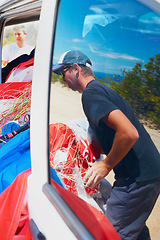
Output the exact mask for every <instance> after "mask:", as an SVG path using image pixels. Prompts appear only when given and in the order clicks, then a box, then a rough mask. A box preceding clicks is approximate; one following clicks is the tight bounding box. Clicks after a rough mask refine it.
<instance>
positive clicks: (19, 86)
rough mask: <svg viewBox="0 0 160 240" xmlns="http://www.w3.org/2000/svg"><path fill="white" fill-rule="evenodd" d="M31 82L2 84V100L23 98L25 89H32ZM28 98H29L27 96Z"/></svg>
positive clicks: (0, 86)
mask: <svg viewBox="0 0 160 240" xmlns="http://www.w3.org/2000/svg"><path fill="white" fill-rule="evenodd" d="M31 85H32V81H30V82H13V83H11V82H10V83H3V84H0V99H15V98H18V97H20V96H22V95H23V94H24V93H23V91H24V89H26V88H29V87H30V88H31ZM29 94H30V93H29ZM25 97H27V96H25Z"/></svg>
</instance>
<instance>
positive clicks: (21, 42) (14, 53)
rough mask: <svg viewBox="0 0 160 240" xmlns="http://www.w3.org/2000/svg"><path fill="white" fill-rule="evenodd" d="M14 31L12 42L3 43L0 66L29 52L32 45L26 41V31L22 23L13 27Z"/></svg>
mask: <svg viewBox="0 0 160 240" xmlns="http://www.w3.org/2000/svg"><path fill="white" fill-rule="evenodd" d="M13 32H14V38H15V41H16V42H14V43H11V44H8V45H5V46H4V47H3V50H2V66H3V67H4V66H6V65H7V64H8V63H9V62H11V61H12V60H13V59H15V58H17V57H19V56H21V55H23V54H28V55H29V54H30V52H31V51H32V50H33V47H32V46H30V45H28V44H27V43H26V36H27V32H26V30H25V28H24V26H23V25H21V26H16V27H15V28H14V29H13Z"/></svg>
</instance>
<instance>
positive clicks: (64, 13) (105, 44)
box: [53, 0, 160, 74]
mask: <svg viewBox="0 0 160 240" xmlns="http://www.w3.org/2000/svg"><path fill="white" fill-rule="evenodd" d="M67 2H68V1H67ZM91 2H92V3H93V1H91V0H85V3H86V5H85V9H84V1H81V3H78V6H75V4H74V1H73V0H70V4H65V3H66V1H62V3H63V4H62V5H60V13H59V18H58V26H57V32H56V44H55V54H54V61H53V64H56V63H57V61H58V59H59V57H60V55H61V54H62V53H64V52H66V51H68V50H70V49H78V50H81V51H82V52H84V53H85V54H86V55H87V56H88V57H89V58H90V59H91V61H92V63H93V70H94V71H98V72H105V73H109V74H121V72H122V70H123V69H126V70H131V69H132V67H133V66H134V65H135V64H136V62H142V63H146V62H148V60H149V57H153V56H154V55H155V54H157V53H160V27H159V26H160V24H159V23H160V16H159V15H158V14H157V13H153V12H151V11H150V10H149V9H148V8H146V7H143V6H142V5H141V4H139V3H136V4H135V1H130V2H131V4H132V8H133V11H132V9H130V10H128V13H125V14H124V13H123V10H121V8H120V7H121V6H120V7H119V8H118V7H117V6H116V7H115V8H116V9H114V10H116V11H117V12H118V11H119V12H118V13H117V14H112V13H111V10H108V11H106V8H107V5H105V8H104V7H103V6H101V7H100V5H99V2H102V1H99V0H96V1H94V5H92V3H91ZM122 2H124V3H125V0H123V1H122ZM87 4H88V6H87ZM89 4H90V5H89ZM96 4H97V5H96ZM110 5H111V4H110ZM114 6H115V5H113V7H114ZM87 7H88V8H87ZM72 8H73V10H72ZM81 8H82V9H81ZM80 10H81V11H80ZM70 12H72V14H70ZM112 12H113V9H112ZM139 12H143V14H141V15H140V14H139ZM133 13H134V15H133ZM123 14H124V16H126V17H124V16H123ZM120 15H122V16H120ZM137 16H138V17H137Z"/></svg>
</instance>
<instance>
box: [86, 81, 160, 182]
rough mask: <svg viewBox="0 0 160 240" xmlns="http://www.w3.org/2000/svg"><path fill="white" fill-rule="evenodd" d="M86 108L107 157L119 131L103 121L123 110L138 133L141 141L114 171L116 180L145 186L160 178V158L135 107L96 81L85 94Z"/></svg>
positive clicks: (88, 87) (138, 141)
mask: <svg viewBox="0 0 160 240" xmlns="http://www.w3.org/2000/svg"><path fill="white" fill-rule="evenodd" d="M82 104H83V109H84V112H85V115H86V117H87V118H88V121H89V123H90V126H91V127H92V129H93V131H94V132H95V134H96V137H97V140H98V142H99V143H100V145H101V147H102V150H103V151H104V153H105V154H106V155H107V154H108V153H109V152H110V149H111V147H112V144H113V140H114V135H115V131H114V130H113V129H112V128H109V127H108V126H107V125H106V124H105V123H104V122H103V121H102V120H101V119H102V117H104V116H106V115H108V114H109V113H110V112H112V111H114V110H116V109H119V110H121V111H122V112H123V113H124V114H125V115H126V117H127V118H128V119H129V120H130V121H131V122H132V124H133V125H134V126H135V127H136V129H137V130H138V133H139V139H138V140H137V142H136V143H135V144H134V146H133V147H132V148H131V150H130V151H129V152H128V154H127V155H126V156H125V157H124V158H123V159H122V161H121V162H120V163H119V164H117V165H116V166H115V167H114V169H113V170H114V172H115V178H116V179H118V178H124V179H126V178H134V179H136V181H137V182H141V181H146V180H150V179H155V178H159V177H160V154H159V152H158V150H157V148H156V147H155V145H154V143H153V142H152V140H151V138H150V136H149V134H148V133H147V131H146V130H145V128H144V127H143V125H142V124H141V123H140V122H139V121H138V119H137V118H136V116H135V115H134V113H133V111H132V109H131V107H130V106H129V105H128V104H127V103H126V101H125V100H124V99H123V98H122V97H121V96H120V95H119V94H118V93H116V92H115V91H114V90H112V89H111V88H109V87H107V86H106V85H104V84H102V83H100V82H98V81H96V80H92V81H91V82H89V83H88V85H87V87H86V89H85V90H84V92H83V94H82Z"/></svg>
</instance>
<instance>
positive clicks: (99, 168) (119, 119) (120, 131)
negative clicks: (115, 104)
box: [84, 110, 139, 187]
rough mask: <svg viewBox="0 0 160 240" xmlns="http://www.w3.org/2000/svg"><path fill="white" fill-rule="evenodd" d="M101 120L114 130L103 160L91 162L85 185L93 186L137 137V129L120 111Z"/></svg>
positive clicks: (129, 147)
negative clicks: (110, 144) (111, 143)
mask: <svg viewBox="0 0 160 240" xmlns="http://www.w3.org/2000/svg"><path fill="white" fill-rule="evenodd" d="M102 121H103V122H104V123H105V124H106V125H107V126H109V127H110V128H112V129H114V130H115V132H116V133H115V137H114V141H113V145H112V148H111V150H110V152H109V154H108V155H107V157H106V158H105V159H104V160H103V161H99V162H95V163H93V164H91V168H90V169H89V170H88V171H87V173H86V175H85V178H84V182H86V181H87V179H88V178H89V179H88V181H87V182H86V187H94V186H95V185H97V184H98V183H99V182H100V181H101V180H102V179H103V178H104V177H106V176H107V175H108V173H109V172H110V171H111V170H112V169H113V168H114V167H115V166H116V165H117V164H118V163H119V162H120V161H121V160H122V159H123V158H124V157H125V156H126V154H127V153H128V152H129V150H130V149H131V148H132V146H133V145H134V144H135V142H136V141H137V140H138V138H139V134H138V131H137V129H136V128H135V127H134V126H133V124H132V123H131V122H130V121H129V119H128V118H127V117H126V116H125V115H124V114H123V113H122V112H121V111H120V110H114V111H112V112H111V113H110V114H109V115H107V116H105V117H103V118H102Z"/></svg>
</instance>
